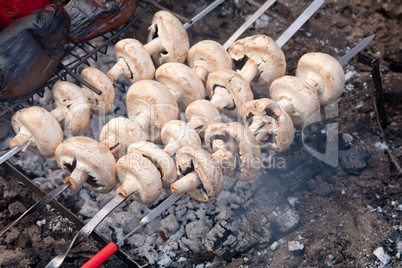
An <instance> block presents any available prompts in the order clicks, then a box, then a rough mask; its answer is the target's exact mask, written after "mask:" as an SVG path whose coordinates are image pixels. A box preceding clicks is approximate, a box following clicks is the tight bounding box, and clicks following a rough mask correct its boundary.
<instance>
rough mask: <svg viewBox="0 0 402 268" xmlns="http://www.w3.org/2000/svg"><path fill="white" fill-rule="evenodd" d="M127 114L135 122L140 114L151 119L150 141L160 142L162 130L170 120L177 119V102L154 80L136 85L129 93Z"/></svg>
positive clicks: (142, 81)
mask: <svg viewBox="0 0 402 268" xmlns="http://www.w3.org/2000/svg"><path fill="white" fill-rule="evenodd" d="M126 107H127V114H128V117H129V118H130V119H131V120H134V119H135V117H136V116H137V115H139V114H140V113H143V114H145V115H146V116H148V117H149V118H150V119H151V125H152V126H151V131H150V134H149V139H150V141H155V142H158V141H159V140H160V130H161V129H162V127H163V126H164V125H165V124H166V123H167V122H169V121H170V120H174V119H177V117H178V107H177V102H176V100H175V98H174V96H173V94H172V92H170V90H169V89H168V88H167V87H166V86H164V85H163V84H161V83H159V82H156V81H152V80H141V81H138V82H136V83H134V84H133V85H132V86H131V87H130V88H129V90H128V92H127V97H126Z"/></svg>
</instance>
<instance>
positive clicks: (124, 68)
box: [106, 58, 130, 85]
mask: <svg viewBox="0 0 402 268" xmlns="http://www.w3.org/2000/svg"><path fill="white" fill-rule="evenodd" d="M124 73H130V69H129V68H128V65H127V63H126V61H125V60H124V59H123V58H120V59H119V60H118V61H117V62H116V64H115V65H113V67H112V69H110V70H109V71H108V72H107V73H106V76H107V77H108V78H109V79H110V80H111V81H112V83H113V85H114V84H115V83H116V80H117V79H118V78H119V77H120V76H121V75H123V74H124Z"/></svg>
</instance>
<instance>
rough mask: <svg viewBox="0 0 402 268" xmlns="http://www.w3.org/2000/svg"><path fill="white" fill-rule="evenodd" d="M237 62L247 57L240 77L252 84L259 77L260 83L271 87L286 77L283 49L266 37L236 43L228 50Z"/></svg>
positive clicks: (247, 38)
mask: <svg viewBox="0 0 402 268" xmlns="http://www.w3.org/2000/svg"><path fill="white" fill-rule="evenodd" d="M228 51H229V55H230V56H231V57H232V59H234V60H235V61H240V60H242V59H243V58H244V57H247V61H246V63H245V64H244V66H243V68H242V69H241V70H240V75H241V76H242V77H244V79H246V80H247V82H249V83H251V81H253V79H254V78H255V77H256V76H258V82H259V83H261V84H265V85H268V86H269V85H270V84H271V83H272V81H274V80H275V79H277V78H279V77H281V76H283V75H285V71H286V60H285V55H284V54H283V51H282V50H281V48H280V47H279V46H278V45H277V44H276V43H275V41H274V40H272V39H271V38H269V37H268V36H266V35H254V36H249V37H246V38H244V39H241V40H238V41H236V42H234V43H233V44H232V45H231V46H230V47H229V49H228Z"/></svg>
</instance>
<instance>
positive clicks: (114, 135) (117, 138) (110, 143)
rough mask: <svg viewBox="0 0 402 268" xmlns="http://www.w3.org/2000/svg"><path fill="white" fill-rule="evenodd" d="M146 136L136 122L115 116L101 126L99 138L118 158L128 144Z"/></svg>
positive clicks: (124, 152) (141, 139)
mask: <svg viewBox="0 0 402 268" xmlns="http://www.w3.org/2000/svg"><path fill="white" fill-rule="evenodd" d="M147 138H148V135H147V134H146V133H145V132H144V131H143V129H142V128H141V126H139V125H138V123H137V122H135V121H132V120H130V119H128V118H124V117H116V118H113V119H111V120H110V121H109V122H108V123H107V124H106V125H105V126H104V127H103V128H102V131H101V134H100V137H99V140H100V141H101V142H102V143H103V144H105V145H106V146H107V147H108V148H109V150H110V151H111V152H112V154H113V156H114V157H115V158H120V157H121V156H123V155H125V154H126V152H127V148H128V146H129V145H130V144H132V143H134V142H138V141H143V140H146V139H147Z"/></svg>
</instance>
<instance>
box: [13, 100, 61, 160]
mask: <svg viewBox="0 0 402 268" xmlns="http://www.w3.org/2000/svg"><path fill="white" fill-rule="evenodd" d="M11 125H12V127H13V129H14V132H15V133H16V134H17V135H16V136H15V137H14V138H13V139H11V140H10V143H9V145H10V148H14V147H17V146H21V145H22V144H24V143H25V142H27V141H28V145H27V146H26V147H25V148H24V149H23V150H22V151H23V152H24V151H25V150H26V148H28V147H29V149H31V150H32V151H34V152H36V153H38V154H40V155H42V156H44V157H53V155H54V152H55V151H56V148H57V146H59V144H60V143H61V142H62V141H63V131H62V130H61V127H60V125H59V123H57V121H56V119H55V118H54V117H53V115H52V114H51V113H49V112H48V111H46V110H45V109H43V108H41V107H36V106H32V107H29V108H26V109H22V110H19V111H17V112H16V113H15V114H14V115H13V116H12V117H11Z"/></svg>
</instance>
